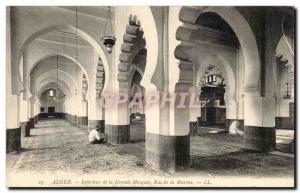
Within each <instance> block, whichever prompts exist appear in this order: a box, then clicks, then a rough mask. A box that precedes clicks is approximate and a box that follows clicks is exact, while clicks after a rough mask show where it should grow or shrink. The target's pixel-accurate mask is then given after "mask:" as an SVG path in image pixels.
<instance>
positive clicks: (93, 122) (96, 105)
mask: <svg viewBox="0 0 300 193" xmlns="http://www.w3.org/2000/svg"><path fill="white" fill-rule="evenodd" d="M101 100H104V99H103V98H102V99H101V98H96V97H95V98H94V100H92V99H91V100H90V102H89V103H88V105H89V107H88V110H89V120H88V124H89V127H90V128H94V127H96V126H99V127H100V133H104V127H105V126H104V125H105V121H104V109H103V107H102V105H101Z"/></svg>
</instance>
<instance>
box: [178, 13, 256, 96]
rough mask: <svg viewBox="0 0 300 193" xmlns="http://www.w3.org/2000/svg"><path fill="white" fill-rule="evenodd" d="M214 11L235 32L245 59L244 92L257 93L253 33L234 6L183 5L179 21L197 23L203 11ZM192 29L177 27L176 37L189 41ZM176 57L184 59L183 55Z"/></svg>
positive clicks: (254, 39)
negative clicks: (199, 6)
mask: <svg viewBox="0 0 300 193" xmlns="http://www.w3.org/2000/svg"><path fill="white" fill-rule="evenodd" d="M209 12H212V13H215V14H217V15H219V16H220V17H221V18H222V19H223V20H224V21H225V22H227V24H228V25H229V26H230V27H231V29H232V30H233V31H234V33H235V34H236V37H237V39H238V41H239V43H240V45H241V49H242V51H243V55H244V60H245V76H244V85H243V87H244V92H254V93H256V94H259V86H260V85H259V80H260V58H259V52H258V47H257V42H256V38H255V35H254V33H253V31H252V29H251V27H250V26H249V24H248V22H247V20H246V19H245V18H244V17H243V16H242V15H241V14H240V13H239V11H238V10H236V9H235V8H234V7H202V8H195V7H183V8H182V9H181V10H180V13H179V19H180V21H182V22H184V23H188V24H192V25H197V20H198V19H199V17H201V14H203V13H209ZM192 35H193V30H192V29H189V28H186V27H183V26H182V27H179V28H178V30H177V34H176V37H177V39H179V40H181V41H187V42H188V41H190V40H191V38H192ZM177 57H178V59H182V60H186V57H184V56H183V55H178V56H177Z"/></svg>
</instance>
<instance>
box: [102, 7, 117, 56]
mask: <svg viewBox="0 0 300 193" xmlns="http://www.w3.org/2000/svg"><path fill="white" fill-rule="evenodd" d="M107 25H110V31H109V32H110V33H111V32H112V23H111V11H110V7H109V8H108V12H107V18H106V23H105V28H104V32H103V36H102V43H103V44H104V46H105V47H106V51H107V52H108V53H111V52H112V49H113V47H114V45H115V43H116V40H117V39H116V38H115V37H114V36H113V35H109V33H108V31H107Z"/></svg>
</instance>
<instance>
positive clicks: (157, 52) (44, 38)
mask: <svg viewBox="0 0 300 193" xmlns="http://www.w3.org/2000/svg"><path fill="white" fill-rule="evenodd" d="M109 10H110V11H111V18H110V20H111V21H110V22H111V23H112V29H110V31H109V33H110V34H112V35H113V36H114V37H116V42H115V45H114V46H113V48H112V52H108V51H107V49H106V47H105V45H103V42H102V40H101V37H102V34H103V33H104V30H105V29H104V28H105V24H106V22H107V20H106V18H107V13H108V11H109ZM275 15H276V17H275ZM6 21H7V22H6V23H7V24H6V25H7V26H6V30H7V49H6V50H7V63H6V65H7V67H6V73H7V76H6V83H7V87H6V104H7V108H6V111H7V116H6V117H7V118H6V133H7V136H6V145H7V149H6V151H7V153H10V152H16V151H20V150H21V149H22V146H21V139H23V138H24V137H28V136H30V135H31V132H32V131H34V129H35V127H37V126H38V125H39V122H41V121H45V120H48V119H65V121H66V122H69V123H70V124H72V125H74V126H77V127H81V128H84V129H86V130H88V129H90V128H93V127H95V126H97V125H98V126H99V127H100V128H101V129H100V133H101V134H103V136H104V137H105V139H106V142H107V143H110V144H113V145H120V144H121V145H123V144H127V143H131V142H132V141H131V138H132V136H133V133H132V128H133V125H134V127H140V128H141V131H142V132H143V135H141V139H139V140H138V141H143V142H144V150H145V161H146V163H148V164H149V165H150V166H151V167H154V168H156V169H159V170H163V171H174V170H175V171H177V170H184V169H187V168H188V167H189V164H190V157H191V154H190V151H191V148H190V144H191V143H192V141H191V140H190V138H191V137H195V136H197V135H198V134H199V132H200V133H201V130H202V129H203V128H205V127H212V128H215V129H216V130H222V131H223V132H225V133H227V135H239V136H240V137H241V138H243V139H244V148H246V149H251V150H255V151H258V152H272V151H275V150H276V131H277V130H280V129H285V130H294V26H293V24H294V10H293V9H292V8H286V7H276V8H275V7H272V8H270V7H260V8H252V7H111V8H109V7H77V8H76V9H75V7H7V11H6ZM111 93H114V94H118V93H128V94H129V97H128V98H129V99H130V100H128V101H125V102H121V101H119V102H120V103H118V104H117V105H114V106H110V107H109V108H105V107H104V106H102V105H101V104H102V103H103V101H104V103H105V104H107V103H108V100H107V98H106V97H107V96H108V95H109V94H111ZM137 93H138V96H139V97H137V98H135V96H136V94H137ZM157 93H158V98H159V99H162V98H163V96H162V95H160V94H159V93H167V97H170V98H171V97H172V96H174V95H175V94H180V93H189V94H192V93H193V94H195V96H196V98H197V99H198V100H199V102H200V104H201V105H200V107H199V108H183V109H177V108H175V104H173V103H171V102H170V101H171V100H169V103H168V104H167V105H165V106H164V107H163V108H162V104H161V103H159V102H155V101H151V102H152V104H151V105H150V106H146V105H144V104H143V103H142V105H140V106H135V107H134V108H128V103H129V102H130V101H135V102H136V103H139V102H140V101H143V100H144V99H147V98H149V100H151V96H152V95H153V94H157ZM149 96H150V97H149ZM120 100H122V99H120ZM158 101H159V100H158ZM33 137H35V136H33ZM292 144H293V143H292ZM292 147H293V145H291V144H290V149H291V148H292Z"/></svg>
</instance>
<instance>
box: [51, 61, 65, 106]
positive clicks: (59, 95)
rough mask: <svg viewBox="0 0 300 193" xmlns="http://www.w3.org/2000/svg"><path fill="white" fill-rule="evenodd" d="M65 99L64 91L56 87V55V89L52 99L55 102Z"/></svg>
mask: <svg viewBox="0 0 300 193" xmlns="http://www.w3.org/2000/svg"><path fill="white" fill-rule="evenodd" d="M64 99H65V95H64V93H63V92H62V91H61V90H60V89H59V88H58V56H57V57H56V90H55V93H54V97H53V100H54V101H55V102H57V103H60V102H62V101H63V100H64Z"/></svg>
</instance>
